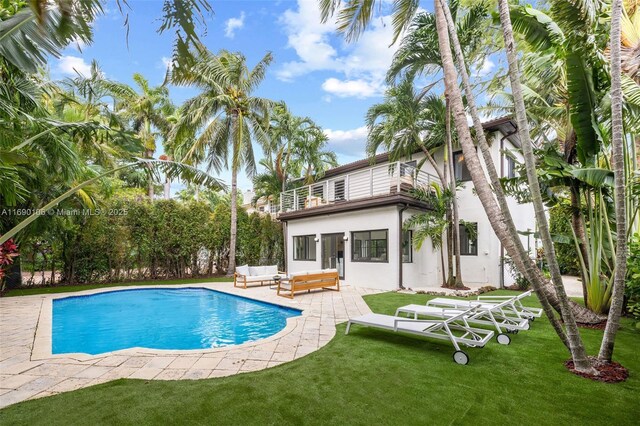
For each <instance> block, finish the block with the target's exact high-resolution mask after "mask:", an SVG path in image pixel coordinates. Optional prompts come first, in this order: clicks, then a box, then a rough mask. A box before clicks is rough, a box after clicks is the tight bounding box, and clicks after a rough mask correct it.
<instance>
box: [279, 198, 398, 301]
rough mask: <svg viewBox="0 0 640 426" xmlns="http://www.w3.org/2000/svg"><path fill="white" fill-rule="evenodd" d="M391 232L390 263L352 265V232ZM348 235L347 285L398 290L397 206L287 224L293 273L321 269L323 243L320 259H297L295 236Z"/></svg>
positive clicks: (353, 263)
mask: <svg viewBox="0 0 640 426" xmlns="http://www.w3.org/2000/svg"><path fill="white" fill-rule="evenodd" d="M378 229H387V230H388V236H387V238H388V257H389V261H388V262H380V263H378V262H352V261H351V232H354V231H371V230H378ZM334 233H344V234H345V235H346V236H348V237H349V240H348V241H345V247H344V251H345V272H344V275H345V279H344V280H343V281H342V282H343V283H345V284H349V285H357V286H360V287H368V288H378V289H384V290H394V289H396V288H397V287H398V209H397V207H395V206H390V207H377V208H371V209H368V210H359V211H354V212H345V213H335V214H332V215H323V216H314V217H309V218H304V219H296V220H292V221H289V222H288V223H287V259H288V261H287V269H288V271H287V272H289V273H293V272H300V271H307V270H315V269H321V265H322V263H321V262H322V257H321V256H322V254H321V243H320V242H317V243H316V260H315V261H313V262H310V261H299V260H293V237H294V236H299V235H315V236H316V237H317V238H321V235H322V234H334Z"/></svg>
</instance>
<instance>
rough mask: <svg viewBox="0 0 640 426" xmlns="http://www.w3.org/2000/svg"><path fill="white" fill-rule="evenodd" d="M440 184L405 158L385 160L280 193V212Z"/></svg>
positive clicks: (409, 191)
mask: <svg viewBox="0 0 640 426" xmlns="http://www.w3.org/2000/svg"><path fill="white" fill-rule="evenodd" d="M433 183H437V184H438V185H440V180H439V179H438V177H437V176H434V175H432V174H430V173H427V172H424V171H422V170H419V169H417V168H415V167H413V166H411V165H409V164H406V163H402V162H395V163H386V164H381V165H378V166H373V167H369V168H366V169H362V170H358V171H355V172H352V173H349V174H345V175H340V176H336V177H334V178H330V179H326V180H322V181H320V182H317V183H314V184H311V185H306V186H302V187H300V188H296V189H291V190H289V191H286V192H282V193H281V194H280V209H279V210H280V213H289V212H295V211H299V210H304V209H309V208H314V207H320V206H326V205H332V204H337V203H342V202H346V201H355V200H364V199H367V198H374V197H382V196H388V195H395V194H405V195H411V193H412V191H413V190H414V189H415V188H430V187H431V185H432V184H433Z"/></svg>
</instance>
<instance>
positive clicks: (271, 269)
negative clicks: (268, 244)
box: [264, 265, 278, 275]
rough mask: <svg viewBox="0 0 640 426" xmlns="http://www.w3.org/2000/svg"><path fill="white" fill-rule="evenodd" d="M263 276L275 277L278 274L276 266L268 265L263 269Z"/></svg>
mask: <svg viewBox="0 0 640 426" xmlns="http://www.w3.org/2000/svg"><path fill="white" fill-rule="evenodd" d="M264 270H265V272H264V273H265V274H267V275H277V274H278V265H269V266H265V267H264Z"/></svg>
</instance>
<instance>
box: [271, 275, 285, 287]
mask: <svg viewBox="0 0 640 426" xmlns="http://www.w3.org/2000/svg"><path fill="white" fill-rule="evenodd" d="M280 281H288V278H282V277H281V276H280V275H275V276H274V277H273V282H274V283H275V284H274V285H270V286H269V288H270V289H271V290H277V289H278V285H280Z"/></svg>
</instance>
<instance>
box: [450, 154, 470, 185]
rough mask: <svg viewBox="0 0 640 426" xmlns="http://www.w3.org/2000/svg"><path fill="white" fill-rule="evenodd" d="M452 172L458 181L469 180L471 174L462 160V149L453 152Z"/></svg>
mask: <svg viewBox="0 0 640 426" xmlns="http://www.w3.org/2000/svg"><path fill="white" fill-rule="evenodd" d="M453 173H454V174H455V175H456V180H457V181H458V182H467V181H470V180H471V174H470V173H469V169H467V164H466V163H465V162H464V154H463V153H462V151H459V152H454V153H453Z"/></svg>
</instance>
